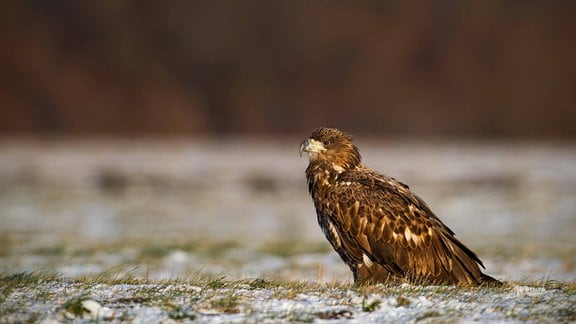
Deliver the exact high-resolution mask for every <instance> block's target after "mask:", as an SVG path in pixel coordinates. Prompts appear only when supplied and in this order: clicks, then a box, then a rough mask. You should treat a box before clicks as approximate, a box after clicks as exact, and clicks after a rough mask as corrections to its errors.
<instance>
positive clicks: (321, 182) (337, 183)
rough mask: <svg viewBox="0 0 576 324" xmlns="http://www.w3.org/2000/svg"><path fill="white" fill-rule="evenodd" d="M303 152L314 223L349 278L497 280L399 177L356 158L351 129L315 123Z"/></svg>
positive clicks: (482, 282) (456, 281)
mask: <svg viewBox="0 0 576 324" xmlns="http://www.w3.org/2000/svg"><path fill="white" fill-rule="evenodd" d="M302 152H306V153H308V159H309V164H308V167H307V168H306V180H307V184H308V190H309V192H310V196H311V197H312V200H313V202H314V207H315V208H316V216H317V219H318V223H319V225H320V227H321V228H322V231H323V232H324V235H325V236H326V238H327V239H328V241H329V242H330V244H331V245H332V247H333V248H334V250H335V251H336V252H337V253H338V255H339V256H340V258H341V259H342V260H343V261H344V263H346V265H347V266H348V267H349V268H350V270H351V271H352V274H353V277H354V282H355V283H356V284H373V283H385V284H393V283H403V282H407V283H411V284H424V285H426V284H428V285H442V284H446V285H457V286H481V285H492V286H495V285H500V284H501V282H499V281H498V280H496V279H494V278H492V277H491V276H489V275H486V274H484V273H482V271H481V269H480V266H482V268H484V265H483V264H482V261H481V260H480V259H479V258H478V256H477V255H476V254H475V253H474V252H472V251H471V250H470V249H469V248H467V247H466V246H465V245H464V244H463V243H462V242H460V241H459V240H458V239H456V237H455V234H454V232H453V231H452V230H451V229H450V228H448V226H446V225H445V224H444V223H443V222H442V221H441V220H440V219H439V218H438V217H437V216H436V215H435V214H434V213H433V212H432V210H430V208H429V207H428V205H427V204H426V203H425V202H424V201H423V200H422V199H421V198H420V197H418V196H417V195H415V194H414V193H413V192H412V191H410V188H409V187H408V186H407V185H406V184H404V183H402V182H399V181H397V180H396V179H394V178H392V177H389V176H386V175H383V174H380V173H379V172H378V171H376V170H374V169H371V168H369V167H367V166H365V165H363V164H362V160H361V156H360V151H359V149H358V147H357V146H356V144H355V143H354V141H353V139H352V136H351V135H349V134H346V133H344V132H342V131H340V130H339V129H336V128H326V127H320V128H317V129H315V130H313V131H312V133H311V134H310V136H309V137H308V138H306V139H305V140H304V141H303V142H302V143H301V144H300V155H302Z"/></svg>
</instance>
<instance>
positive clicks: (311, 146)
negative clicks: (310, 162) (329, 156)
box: [299, 138, 326, 157]
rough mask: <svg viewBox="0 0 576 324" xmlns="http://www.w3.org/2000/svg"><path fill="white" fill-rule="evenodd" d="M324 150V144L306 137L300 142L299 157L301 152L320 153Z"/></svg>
mask: <svg viewBox="0 0 576 324" xmlns="http://www.w3.org/2000/svg"><path fill="white" fill-rule="evenodd" d="M324 151H326V148H325V147H324V144H322V142H320V141H317V140H315V139H313V138H307V139H305V140H304V141H302V143H300V150H299V153H300V157H302V152H306V153H322V152H324Z"/></svg>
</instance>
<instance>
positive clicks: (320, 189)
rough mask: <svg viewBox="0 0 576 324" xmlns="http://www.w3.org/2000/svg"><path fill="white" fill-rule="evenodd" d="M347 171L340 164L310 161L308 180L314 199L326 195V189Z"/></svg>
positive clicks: (307, 169) (307, 170)
mask: <svg viewBox="0 0 576 324" xmlns="http://www.w3.org/2000/svg"><path fill="white" fill-rule="evenodd" d="M345 171H346V170H345V169H344V168H342V167H341V166H339V165H328V164H325V163H310V164H309V165H308V167H307V168H306V180H307V182H308V191H309V192H310V195H311V196H312V199H314V201H316V199H317V198H318V197H324V196H325V193H326V191H329V190H330V187H331V186H333V185H334V183H336V181H338V176H339V175H340V174H341V173H342V172H345Z"/></svg>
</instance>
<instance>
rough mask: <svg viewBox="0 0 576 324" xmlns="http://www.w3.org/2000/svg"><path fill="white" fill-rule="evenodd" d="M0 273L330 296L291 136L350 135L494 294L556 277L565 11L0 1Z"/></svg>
mask: <svg viewBox="0 0 576 324" xmlns="http://www.w3.org/2000/svg"><path fill="white" fill-rule="evenodd" d="M0 21H1V22H2V29H1V32H0V41H1V44H2V46H1V48H0V224H1V225H0V273H6V272H8V273H14V272H20V271H38V270H40V271H46V270H48V271H49V270H54V271H57V272H59V273H62V274H64V275H71V276H75V275H89V274H93V273H99V272H102V271H110V269H116V268H115V267H116V266H120V268H118V269H119V270H118V271H126V272H127V273H129V274H130V275H134V274H139V275H143V276H150V277H153V278H165V277H167V276H174V275H189V274H194V273H198V272H206V273H209V274H225V275H227V276H232V277H250V276H252V277H262V276H263V277H267V276H272V277H282V278H288V279H294V278H304V279H313V280H350V279H351V278H350V274H349V272H348V270H347V269H346V268H345V266H344V265H343V264H342V263H341V262H340V261H339V260H338V257H337V256H336V254H335V253H334V252H331V248H330V247H329V246H328V244H327V243H326V241H325V240H324V237H323V235H322V233H321V231H320V229H319V228H318V226H317V224H316V217H315V214H314V209H313V206H312V203H311V201H310V198H309V197H308V193H307V191H306V186H305V183H304V175H303V172H304V168H305V167H306V164H307V161H306V160H305V159H299V158H298V155H297V147H298V144H299V143H300V141H301V140H302V139H303V138H304V137H305V136H306V135H307V134H308V133H309V132H310V130H311V129H313V128H315V127H318V126H336V127H339V128H342V129H344V130H347V131H349V132H351V133H353V134H355V135H357V137H356V138H357V140H358V143H359V145H360V147H361V149H362V152H363V155H364V158H365V161H366V163H367V164H368V165H370V166H372V167H374V168H376V169H378V170H380V171H382V172H384V173H387V174H390V175H392V176H394V177H396V178H398V179H400V180H402V181H403V182H406V183H408V184H410V185H411V187H412V188H413V189H414V190H415V191H416V192H417V193H418V194H419V195H421V196H422V197H423V198H424V199H425V200H426V201H428V202H429V204H430V206H431V207H432V209H433V210H435V212H436V213H437V214H438V215H439V216H440V217H441V218H442V219H444V220H445V221H446V223H447V224H449V225H450V227H451V228H453V229H454V230H455V231H456V233H458V237H460V238H461V239H462V240H463V241H464V242H466V243H467V244H468V245H469V246H470V247H471V248H472V249H473V250H476V251H478V253H479V254H480V256H481V258H482V259H483V260H484V261H485V263H486V264H487V266H488V269H489V271H488V273H491V274H492V275H495V276H496V277H499V278H501V279H504V280H506V279H514V280H519V279H523V278H532V279H543V280H544V279H545V278H555V279H558V280H573V279H574V278H576V275H575V274H576V238H575V237H574V235H573V229H574V228H576V199H575V197H576V142H575V141H574V140H575V137H576V127H575V125H576V91H575V89H576V88H575V86H576V59H575V58H576V42H575V41H574V35H575V32H576V2H574V1H504V0H490V1H465V2H462V1H454V0H430V1H419V2H416V3H411V2H400V1H370V0H363V1H265V0H254V1H183V0H176V1H169V2H159V1H134V0H121V1H33V0H23V1H16V0H7V1H3V2H2V4H0Z"/></svg>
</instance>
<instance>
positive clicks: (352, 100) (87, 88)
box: [0, 0, 576, 138]
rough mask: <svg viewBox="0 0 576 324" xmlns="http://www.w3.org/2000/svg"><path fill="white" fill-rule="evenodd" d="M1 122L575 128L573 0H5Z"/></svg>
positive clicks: (23, 125) (450, 131)
mask: <svg viewBox="0 0 576 324" xmlns="http://www.w3.org/2000/svg"><path fill="white" fill-rule="evenodd" d="M0 20H1V21H2V26H3V27H2V31H1V32H0V40H1V41H2V47H1V49H0V133H3V134H17V135H18V134H36V135H44V134H57V135H58V134H62V135H98V134H113V135H140V134H184V135H187V134H191V135H195V134H234V133H250V134H252V133H253V134H268V133H271V134H281V133H294V132H303V131H308V130H309V129H311V128H313V127H317V126H320V125H334V126H339V127H342V128H345V129H348V130H350V131H353V132H356V133H358V132H366V133H377V134H385V135H410V136H423V135H440V136H472V137H535V138H540V137H574V136H576V126H575V125H576V59H575V58H576V41H575V39H576V38H575V36H574V35H576V1H528V0H527V1H504V0H502V1H498V0H486V1H457V0H429V1H414V2H412V1H407V2H401V1H379V0H373V1H371V0H360V1H327V0H326V1H322V0H318V1H300V0H294V1H268V0H254V1H223V0H214V1H188V0H175V1H167V2H162V1H146V0H142V1H136V0H120V1H96V0H92V1H90V0H88V1H60V0H56V1H41V0H7V1H4V2H3V4H1V5H0Z"/></svg>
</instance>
